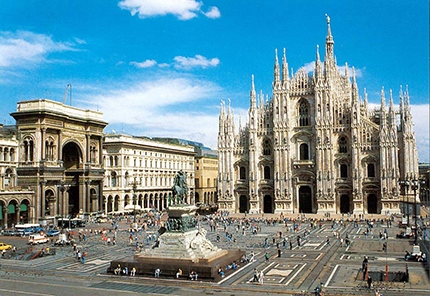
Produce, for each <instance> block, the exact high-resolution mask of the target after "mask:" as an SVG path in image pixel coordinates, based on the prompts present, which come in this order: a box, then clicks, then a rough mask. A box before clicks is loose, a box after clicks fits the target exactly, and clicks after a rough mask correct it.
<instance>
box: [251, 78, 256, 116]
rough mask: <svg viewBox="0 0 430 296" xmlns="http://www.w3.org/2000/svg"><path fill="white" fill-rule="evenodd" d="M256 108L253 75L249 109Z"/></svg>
mask: <svg viewBox="0 0 430 296" xmlns="http://www.w3.org/2000/svg"><path fill="white" fill-rule="evenodd" d="M256 107H257V96H256V94H255V85H254V75H252V84H251V109H255V108H256Z"/></svg>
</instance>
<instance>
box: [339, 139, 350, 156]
mask: <svg viewBox="0 0 430 296" xmlns="http://www.w3.org/2000/svg"><path fill="white" fill-rule="evenodd" d="M338 144H339V153H347V152H348V141H347V140H346V138H345V137H340V138H339V142H338Z"/></svg>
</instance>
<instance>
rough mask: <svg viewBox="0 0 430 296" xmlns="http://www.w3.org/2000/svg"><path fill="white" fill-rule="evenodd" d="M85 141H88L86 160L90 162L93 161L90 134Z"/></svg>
mask: <svg viewBox="0 0 430 296" xmlns="http://www.w3.org/2000/svg"><path fill="white" fill-rule="evenodd" d="M85 142H86V149H85V150H86V151H85V158H86V160H85V162H86V163H90V162H91V153H90V135H85Z"/></svg>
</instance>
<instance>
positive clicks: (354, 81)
mask: <svg viewBox="0 0 430 296" xmlns="http://www.w3.org/2000/svg"><path fill="white" fill-rule="evenodd" d="M346 66H348V64H347V65H346ZM345 73H346V72H345ZM348 80H349V77H348ZM352 86H353V87H354V88H357V81H356V80H355V68H354V67H352Z"/></svg>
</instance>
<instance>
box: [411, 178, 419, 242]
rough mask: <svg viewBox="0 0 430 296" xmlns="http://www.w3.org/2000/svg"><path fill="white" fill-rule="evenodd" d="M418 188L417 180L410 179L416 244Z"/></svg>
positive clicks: (415, 240)
mask: <svg viewBox="0 0 430 296" xmlns="http://www.w3.org/2000/svg"><path fill="white" fill-rule="evenodd" d="M418 188H419V183H418V180H416V179H414V180H412V186H411V189H412V190H413V191H414V199H415V201H414V207H415V239H414V244H415V245H416V244H417V239H418V219H417V212H418V211H417V190H418Z"/></svg>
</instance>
